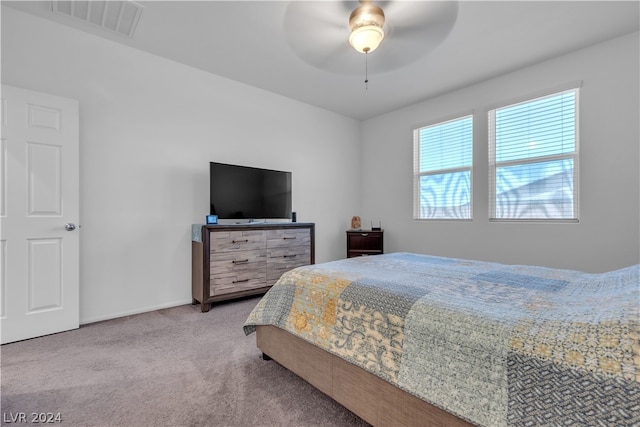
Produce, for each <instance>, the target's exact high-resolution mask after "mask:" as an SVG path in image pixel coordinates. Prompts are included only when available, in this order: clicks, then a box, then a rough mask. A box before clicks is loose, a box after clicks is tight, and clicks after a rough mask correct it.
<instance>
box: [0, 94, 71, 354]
mask: <svg viewBox="0 0 640 427" xmlns="http://www.w3.org/2000/svg"><path fill="white" fill-rule="evenodd" d="M1 95H2V97H1V98H2V104H1V107H2V109H1V118H0V120H1V121H2V132H1V134H0V218H1V221H2V222H1V224H0V323H1V327H0V341H1V342H2V344H4V343H8V342H13V341H18V340H23V339H27V338H33V337H37V336H41V335H46V334H51V333H54V332H61V331H65V330H69V329H75V328H77V327H78V324H79V317H80V306H79V240H80V239H79V237H80V236H79V230H78V220H79V218H78V217H79V125H78V102H77V101H75V100H72V99H66V98H60V97H57V96H52V95H48V94H43V93H38V92H33V91H30V90H25V89H19V88H16V87H11V86H5V85H2V92H1ZM65 224H66V226H65ZM74 227H75V229H74Z"/></svg>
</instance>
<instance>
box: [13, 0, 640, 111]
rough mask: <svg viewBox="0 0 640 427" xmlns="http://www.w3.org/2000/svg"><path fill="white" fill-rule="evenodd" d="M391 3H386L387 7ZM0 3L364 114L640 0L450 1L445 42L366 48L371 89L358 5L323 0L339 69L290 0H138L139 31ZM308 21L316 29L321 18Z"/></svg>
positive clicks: (554, 40) (500, 70) (559, 47)
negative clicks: (352, 31) (355, 14)
mask: <svg viewBox="0 0 640 427" xmlns="http://www.w3.org/2000/svg"><path fill="white" fill-rule="evenodd" d="M395 1H402V0H395ZM393 2H394V1H393V0H392V1H381V2H380V4H381V5H382V6H383V7H386V8H390V7H393V5H392V3H393ZM2 3H3V4H7V5H9V6H12V7H15V8H18V9H20V10H23V11H25V12H28V13H32V14H35V15H39V16H41V17H44V18H47V19H51V20H54V21H57V22H60V23H63V24H66V25H69V26H72V27H75V28H78V29H80V30H84V31H87V32H90V33H93V34H96V35H98V36H101V37H105V38H108V39H111V40H113V41H116V42H118V43H122V44H125V45H129V46H132V47H134V48H137V49H141V50H144V51H147V52H150V53H153V54H156V55H159V56H162V57H165V58H168V59H171V60H174V61H177V62H181V63H184V64H187V65H190V66H193V67H197V68H200V69H202V70H205V71H209V72H211V73H214V74H217V75H220V76H224V77H227V78H229V79H233V80H236V81H239V82H243V83H246V84H248V85H251V86H254V87H257V88H261V89H264V90H267V91H270V92H274V93H277V94H281V95H283V96H286V97H289V98H292V99H296V100H299V101H302V102H304V103H307V104H312V105H316V106H318V107H321V108H325V109H327V110H331V111H335V112H337V113H340V114H344V115H346V116H349V117H353V118H356V119H362V120H365V119H368V118H371V117H375V116H378V115H381V114H384V113H387V112H389V111H393V110H396V109H398V108H402V107H405V106H408V105H411V104H414V103H416V102H420V101H422V100H425V99H428V98H431V97H434V96H437V95H439V94H442V93H445V92H448V91H452V90H455V89H458V88H462V87H465V86H468V85H471V84H474V83H477V82H480V81H483V80H486V79H489V78H492V77H495V76H498V75H501V74H504V73H508V72H510V71H513V70H517V69H519V68H522V67H526V66H528V65H530V64H534V63H536V62H540V61H543V60H546V59H550V58H553V57H555V56H558V55H562V54H564V53H567V52H570V51H573V50H576V49H580V48H582V47H586V46H589V45H592V44H595V43H598V42H602V41H605V40H609V39H612V38H615V37H619V36H622V35H625V34H629V33H632V32H636V31H638V30H639V28H640V9H639V5H640V1H619V2H618V1H546V2H543V1H519V2H516V1H490V2H485V1H460V2H452V1H449V2H448V5H447V7H449V8H451V7H453V8H454V9H455V11H456V12H457V18H456V16H455V15H454V18H456V19H455V21H454V22H453V26H452V27H451V28H450V31H448V34H444V35H443V40H438V43H436V42H431V43H430V41H429V40H424V43H415V44H414V45H412V48H411V49H410V50H411V52H409V53H410V54H412V53H415V59H413V58H412V61H409V63H406V64H403V65H402V66H399V67H389V66H388V64H386V65H385V64H384V63H382V62H377V61H376V60H378V61H384V60H385V58H388V54H389V53H390V52H391V50H392V49H394V46H395V45H394V44H393V38H392V37H393V33H391V34H390V35H389V36H388V38H387V39H385V41H383V43H382V44H381V46H380V47H379V48H378V50H377V51H375V52H372V53H371V54H370V55H369V56H368V78H369V83H368V88H366V87H365V84H364V71H365V58H364V55H362V54H359V53H357V52H356V51H355V50H352V48H351V47H350V46H349V45H348V41H347V39H348V35H349V32H348V18H349V10H351V9H353V8H355V7H356V6H357V3H349V4H346V2H344V1H336V2H327V3H325V4H326V6H327V9H326V10H324V11H325V12H326V13H331V14H336V13H339V14H341V13H344V17H343V18H342V17H337V18H339V19H344V40H343V41H340V42H336V41H335V40H333V39H331V40H329V37H327V38H326V39H325V38H320V39H317V43H329V42H330V43H338V45H337V46H336V49H337V50H339V51H340V52H341V54H342V55H343V56H344V57H348V58H349V60H350V61H352V62H351V63H349V64H350V65H349V64H347V66H346V68H345V67H342V68H341V69H340V70H338V71H336V70H335V69H334V68H332V67H330V66H327V67H325V68H324V69H322V68H320V67H319V66H318V65H317V64H316V65H312V64H311V63H310V61H308V60H306V59H305V58H304V52H301V51H300V48H299V46H298V48H297V50H296V49H294V48H295V46H293V44H292V41H291V37H293V35H292V34H291V33H290V32H289V33H287V31H288V30H287V28H288V27H287V25H285V24H286V22H285V19H286V15H287V10H288V9H287V8H288V7H290V6H289V3H290V2H284V1H141V2H138V3H139V4H141V5H142V6H143V7H144V9H143V11H142V14H141V17H140V20H139V22H138V27H137V29H136V31H135V33H134V35H133V37H132V38H127V37H125V36H121V35H118V34H115V33H110V32H107V31H104V30H102V29H99V28H96V29H94V28H92V27H91V26H90V25H89V24H86V23H84V22H80V21H76V20H74V19H73V18H70V17H66V16H63V15H59V14H57V13H54V12H52V11H51V9H52V8H51V3H50V2H49V1H26V2H7V1H3V2H2ZM416 3H417V4H416ZM416 3H414V4H413V6H412V5H411V3H410V2H407V4H406V5H404V4H403V6H404V7H405V8H408V7H416V10H419V8H420V7H421V5H422V6H424V3H425V2H424V1H422V2H416ZM452 5H453V6H452ZM322 6H323V7H324V5H322ZM337 6H339V7H337ZM315 7H317V5H316V6H315ZM423 9H424V7H423ZM289 10H291V9H289ZM336 11H339V12H336ZM333 18H334V20H335V19H336V17H335V16H334V17H333ZM308 19H313V18H308ZM319 19H320V17H319ZM390 19H391V17H390V16H387V23H388V24H389V25H390V26H393V22H389V21H390ZM424 22H428V19H425V20H424ZM302 26H303V28H304V24H302ZM289 27H290V26H289ZM308 28H310V29H314V31H313V33H317V32H318V31H317V30H315V28H316V27H314V22H310V23H309V24H308ZM391 28H392V27H391ZM315 36H316V37H323V36H322V35H317V34H316V35H315ZM292 46H293V47H292ZM421 46H424V49H426V52H425V51H421ZM385 48H387V49H388V50H387V52H386V53H385V52H384V49H385ZM310 49H312V47H310ZM406 54H407V52H406V51H405V56H406ZM351 55H352V56H351ZM405 62H406V61H405ZM389 68H391V69H389ZM376 70H378V71H376ZM381 70H385V71H381Z"/></svg>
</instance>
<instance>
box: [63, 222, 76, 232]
mask: <svg viewBox="0 0 640 427" xmlns="http://www.w3.org/2000/svg"><path fill="white" fill-rule="evenodd" d="M64 229H65V230H67V231H73V230H75V229H76V225H75V224H74V223H72V222H68V223H66V224H65V225H64Z"/></svg>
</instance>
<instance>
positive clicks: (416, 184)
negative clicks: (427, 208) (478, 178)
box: [413, 111, 475, 222]
mask: <svg viewBox="0 0 640 427" xmlns="http://www.w3.org/2000/svg"><path fill="white" fill-rule="evenodd" d="M464 119H470V121H471V162H470V164H469V166H461V167H451V168H444V169H434V170H429V171H427V172H421V171H420V154H421V147H420V131H421V130H423V129H427V128H431V127H435V126H439V125H445V124H447V123H451V122H455V121H459V120H464ZM474 119H475V114H474V112H473V111H470V112H465V113H461V114H456V115H452V116H449V117H448V118H445V119H440V120H436V121H433V122H430V123H428V124H424V125H420V126H417V127H414V128H413V219H414V220H415V221H463V222H464V221H467V222H468V221H472V220H473V151H474ZM467 171H468V172H469V216H468V217H446V218H445V217H434V218H422V217H420V207H421V204H420V193H421V192H420V179H421V178H422V177H423V176H429V175H443V174H451V173H457V172H467Z"/></svg>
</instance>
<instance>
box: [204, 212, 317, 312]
mask: <svg viewBox="0 0 640 427" xmlns="http://www.w3.org/2000/svg"><path fill="white" fill-rule="evenodd" d="M199 227H201V228H200V229H198V228H199ZM198 231H200V233H198ZM191 240H192V241H191V256H192V261H191V292H192V297H193V303H194V304H197V303H200V304H202V312H203V313H204V312H207V311H209V308H210V307H211V304H212V303H214V302H217V301H223V300H228V299H233V298H239V297H243V296H248V295H256V294H262V293H265V292H266V291H268V290H269V288H270V287H271V286H273V284H274V283H276V281H277V280H278V279H279V278H280V276H281V275H282V273H284V272H286V271H288V270H291V269H293V268H295V267H299V266H302V265H308V264H313V263H314V262H315V224H313V223H297V222H292V223H267V224H242V225H194V226H193V229H192V239H191Z"/></svg>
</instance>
